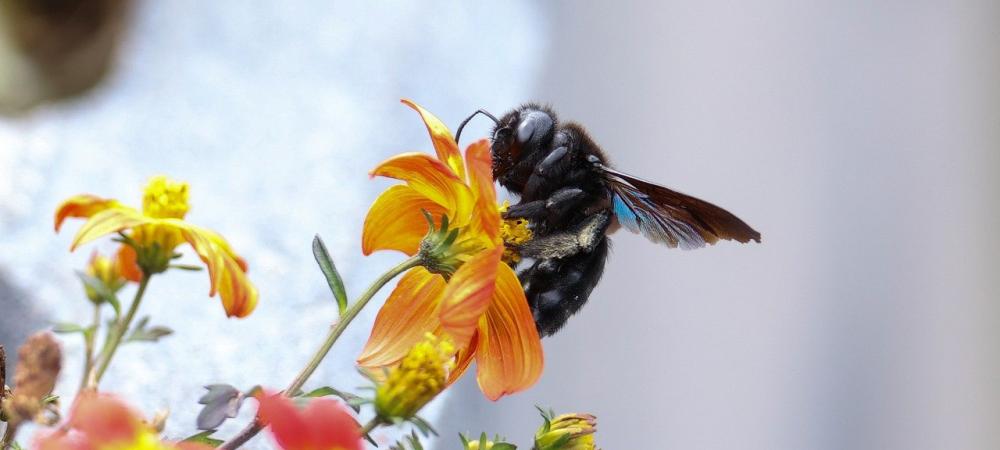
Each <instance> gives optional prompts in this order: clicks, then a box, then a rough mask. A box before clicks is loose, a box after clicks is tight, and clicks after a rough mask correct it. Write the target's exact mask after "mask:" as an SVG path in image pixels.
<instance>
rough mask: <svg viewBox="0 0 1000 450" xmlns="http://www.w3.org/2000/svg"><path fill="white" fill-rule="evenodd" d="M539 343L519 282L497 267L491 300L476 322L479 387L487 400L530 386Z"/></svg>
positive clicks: (539, 363)
mask: <svg viewBox="0 0 1000 450" xmlns="http://www.w3.org/2000/svg"><path fill="white" fill-rule="evenodd" d="M543 366H544V358H543V356H542V341H541V339H540V338H539V337H538V331H537V330H536V329H535V321H534V319H533V318H532V315H531V309H529V308H528V301H527V299H525V297H524V290H523V288H522V287H521V283H520V282H519V281H518V280H517V275H516V274H514V271H513V269H511V268H510V267H509V266H507V265H506V264H500V265H499V268H498V270H497V276H496V290H495V291H494V293H493V299H492V301H491V302H490V304H489V308H488V309H487V310H486V314H485V316H484V317H483V320H482V321H481V323H480V330H479V351H478V352H477V355H476V367H477V370H478V373H477V379H478V381H479V388H480V389H481V390H482V391H483V394H485V395H486V397H487V398H489V399H490V400H497V399H499V398H500V397H502V396H504V395H507V394H512V393H514V392H519V391H522V390H524V389H527V388H529V387H531V386H532V385H533V384H535V382H536V381H538V378H539V377H540V376H541V375H542V368H543Z"/></svg>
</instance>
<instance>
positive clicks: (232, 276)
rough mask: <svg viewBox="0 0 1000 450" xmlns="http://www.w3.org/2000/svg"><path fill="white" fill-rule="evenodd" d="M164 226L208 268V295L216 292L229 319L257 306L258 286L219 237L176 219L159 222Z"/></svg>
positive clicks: (240, 261) (243, 264)
mask: <svg viewBox="0 0 1000 450" xmlns="http://www.w3.org/2000/svg"><path fill="white" fill-rule="evenodd" d="M161 222H162V223H163V224H164V226H174V227H176V228H178V229H179V230H180V231H181V234H182V235H183V236H184V240H186V241H187V242H188V243H189V244H191V247H192V248H194V251H195V253H197V254H198V257H199V258H201V260H202V262H204V263H205V266H206V267H208V277H209V280H210V281H211V287H210V288H209V292H208V295H209V296H214V295H215V294H216V292H218V293H219V297H220V298H221V299H222V306H223V308H225V310H226V315H227V316H229V317H246V316H248V315H250V313H251V312H253V310H254V308H256V307H257V298H258V295H259V294H258V292H257V287H256V286H254V285H253V283H251V282H250V280H249V278H247V275H246V270H245V268H246V266H245V264H246V263H245V262H242V259H241V258H239V257H238V256H237V255H236V254H235V253H233V251H232V249H231V248H230V247H229V244H228V243H227V242H226V240H225V239H223V238H222V236H219V235H218V234H217V233H215V232H214V231H211V230H207V229H205V228H201V227H197V226H194V225H191V224H189V223H186V222H183V221H181V220H178V219H161Z"/></svg>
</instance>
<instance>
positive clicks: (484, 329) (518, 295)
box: [358, 100, 544, 400]
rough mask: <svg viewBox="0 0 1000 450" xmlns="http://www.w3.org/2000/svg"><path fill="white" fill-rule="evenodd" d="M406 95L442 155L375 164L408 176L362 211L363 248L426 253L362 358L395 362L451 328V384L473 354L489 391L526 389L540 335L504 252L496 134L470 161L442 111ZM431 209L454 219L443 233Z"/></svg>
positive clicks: (388, 173) (380, 171)
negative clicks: (493, 154)
mask: <svg viewBox="0 0 1000 450" xmlns="http://www.w3.org/2000/svg"><path fill="white" fill-rule="evenodd" d="M403 102H404V103H406V104H407V105H408V106H410V107H411V108H413V109H414V110H416V111H417V112H418V113H419V114H420V116H421V118H422V119H423V121H424V125H425V126H426V127H427V130H428V132H429V133H430V136H431V141H432V142H433V144H434V148H435V150H436V152H437V158H435V157H433V156H431V155H427V154H423V153H404V154H401V155H397V156H394V157H392V158H390V159H388V160H386V161H385V162H383V163H382V164H379V165H378V166H377V167H376V168H375V169H374V170H373V171H372V176H384V177H389V178H395V179H399V180H403V181H405V182H406V184H405V185H396V186H392V187H390V188H389V189H387V190H386V191H385V192H383V193H382V195H380V196H379V197H378V198H377V199H376V200H375V203H374V204H373V205H372V206H371V209H370V210H369V211H368V216H367V217H366V218H365V225H364V233H363V235H362V249H363V251H364V253H365V254H366V255H367V254H370V253H371V252H373V251H376V250H399V251H401V252H403V253H406V254H407V255H420V258H421V259H422V260H425V261H423V266H421V267H416V268H413V269H410V270H409V271H408V272H406V274H404V275H403V277H402V279H401V280H400V281H399V284H398V285H397V286H396V288H395V289H394V290H393V292H392V293H391V294H390V295H389V298H388V299H387V300H386V302H385V305H384V306H383V307H382V309H381V310H379V313H378V317H376V319H375V325H374V327H373V328H372V333H371V337H370V338H369V339H368V343H367V344H366V345H365V348H364V350H363V351H362V354H361V356H360V357H359V358H358V364H359V365H360V366H361V367H364V368H369V369H372V368H383V367H391V366H393V365H396V364H398V363H399V362H400V360H402V359H403V357H404V356H405V355H406V354H407V352H408V351H409V349H410V348H411V347H413V346H414V345H415V344H416V343H417V342H419V341H420V340H422V339H423V336H424V334H425V333H432V334H434V335H437V336H445V335H446V336H448V337H449V338H450V339H451V340H452V342H454V343H455V347H456V348H457V349H458V356H457V363H456V366H455V370H453V371H452V373H451V375H450V376H449V380H448V382H449V383H451V382H454V381H455V380H456V379H458V377H460V376H461V375H462V373H464V372H465V370H466V369H467V368H468V367H469V365H470V364H471V362H472V360H473V359H475V360H476V362H477V364H476V367H477V372H478V373H477V379H478V381H479V387H480V389H482V391H483V394H485V395H486V396H487V397H488V398H490V399H492V400H496V399H499V398H500V397H502V396H503V395H506V394H510V393H514V392H518V391H521V390H524V389H527V388H528V387H530V386H531V385H533V384H534V383H535V381H537V380H538V378H539V377H540V376H541V373H542V367H543V365H544V363H543V357H542V344H541V340H540V338H539V336H538V332H537V330H536V328H535V322H534V319H533V317H532V315H531V310H530V308H529V307H528V301H527V299H526V298H525V296H524V289H523V288H522V286H521V283H520V281H518V279H517V275H516V274H515V273H514V271H513V269H511V267H510V266H509V265H508V264H506V263H504V262H503V261H502V260H501V258H502V255H503V253H504V248H505V245H504V241H503V238H502V236H501V225H500V224H501V218H500V213H499V210H498V205H497V202H496V190H495V188H494V185H493V174H492V168H491V164H492V163H491V158H490V149H489V143H488V142H487V141H486V140H485V139H484V140H480V141H478V142H475V143H473V144H472V145H470V146H469V147H468V149H466V151H465V158H464V161H463V158H462V155H461V153H459V150H458V144H457V143H456V142H455V139H454V138H453V137H452V134H451V132H450V131H448V128H447V127H446V126H444V124H443V123H441V121H440V120H439V119H438V118H437V117H435V116H434V115H433V114H431V113H430V112H428V111H426V110H424V109H423V108H421V107H420V106H417V105H416V104H414V103H412V102H410V101H407V100H404V101H403ZM425 214H426V215H429V216H431V217H433V218H442V217H447V218H448V225H447V227H446V226H445V225H444V223H443V222H444V220H443V219H442V224H441V226H440V230H441V232H437V231H438V230H435V229H433V228H432V227H431V225H430V224H428V220H427V218H426V217H425ZM446 228H450V229H451V230H450V232H445V231H446ZM449 243H450V245H443V244H449Z"/></svg>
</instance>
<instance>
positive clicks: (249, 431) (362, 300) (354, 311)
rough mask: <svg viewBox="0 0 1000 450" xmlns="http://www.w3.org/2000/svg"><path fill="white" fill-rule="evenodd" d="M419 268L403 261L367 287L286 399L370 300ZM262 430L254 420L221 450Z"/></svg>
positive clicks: (415, 260) (416, 260)
mask: <svg viewBox="0 0 1000 450" xmlns="http://www.w3.org/2000/svg"><path fill="white" fill-rule="evenodd" d="M419 265H420V259H419V258H417V257H416V256H414V257H411V258H410V259H407V260H406V261H403V263H402V264H400V265H398V266H396V267H393V268H392V269H389V271H388V272H386V273H384V274H382V276H381V277H379V278H378V279H377V280H375V282H374V283H372V285H371V286H369V287H368V290H366V291H365V292H364V293H363V294H361V296H360V297H358V299H357V300H356V301H355V302H354V304H353V305H351V307H350V308H347V311H345V312H344V315H343V316H341V317H340V320H338V321H337V323H336V325H334V326H333V327H331V328H330V332H329V333H328V334H327V335H326V340H324V341H323V345H321V346H320V347H319V349H318V350H316V353H315V354H314V355H313V357H312V359H311V360H309V363H308V364H306V366H305V367H303V368H302V371H301V372H299V374H298V376H296V377H295V380H293V381H292V383H291V384H289V385H288V388H286V389H285V396H286V397H292V396H294V395H295V393H296V392H298V391H299V389H302V386H303V385H304V384H306V381H308V380H309V377H310V376H312V374H313V372H315V371H316V369H317V368H318V367H319V364H320V363H321V362H323V358H325V357H326V355H327V354H328V353H330V349H331V348H333V344H334V343H336V342H337V339H338V338H340V335H341V334H343V333H344V330H346V329H347V326H348V325H350V324H351V322H352V321H353V320H354V319H355V318H356V317H357V316H358V313H360V312H361V310H362V309H364V307H365V305H367V304H368V301H370V300H371V299H372V297H374V296H375V294H376V293H377V292H378V291H379V290H381V289H382V287H383V286H385V285H386V283H388V282H389V281H391V280H392V279H393V278H395V277H396V276H397V275H399V274H401V273H403V272H406V271H407V270H410V269H412V268H414V267H417V266H419ZM376 426H377V424H376ZM262 429H263V426H262V424H261V423H260V422H258V421H257V420H254V422H253V423H251V424H250V425H247V427H246V428H244V429H243V431H240V432H239V434H237V435H236V436H233V438H232V439H230V440H229V441H228V442H226V443H224V444H222V445H220V446H219V447H218V448H219V449H220V450H234V449H237V448H239V447H240V446H241V445H243V444H246V443H247V441H249V440H250V439H252V438H253V437H254V436H256V435H257V433H260V430H262Z"/></svg>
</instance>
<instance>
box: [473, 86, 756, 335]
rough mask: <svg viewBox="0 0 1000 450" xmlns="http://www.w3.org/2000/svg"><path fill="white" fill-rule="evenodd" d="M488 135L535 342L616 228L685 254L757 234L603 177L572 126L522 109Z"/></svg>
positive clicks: (677, 197)
mask: <svg viewBox="0 0 1000 450" xmlns="http://www.w3.org/2000/svg"><path fill="white" fill-rule="evenodd" d="M476 114H484V115H486V116H488V117H489V118H491V119H492V120H493V121H494V122H495V124H496V126H495V127H494V128H493V132H492V135H491V141H492V142H491V154H492V160H493V178H494V179H495V180H496V181H497V182H499V183H500V185H501V186H503V187H504V188H506V189H507V190H508V191H510V192H511V193H512V194H514V195H516V196H518V197H519V201H518V203H517V204H515V205H512V206H511V207H510V208H509V209H508V210H507V212H506V213H505V218H507V219H513V218H523V219H526V220H528V223H529V224H530V228H531V230H532V233H533V238H532V239H531V240H530V241H528V242H526V243H524V244H521V245H519V246H518V247H517V248H516V249H515V250H516V251H517V252H518V253H519V254H520V255H521V256H522V257H523V258H524V260H522V262H521V263H519V265H518V267H516V269H517V272H518V278H519V279H520V280H521V284H522V285H523V286H524V290H525V296H526V297H527V299H528V304H529V306H530V307H531V311H532V313H533V314H534V319H535V325H536V326H537V327H538V332H539V334H541V335H542V336H551V335H552V334H554V333H555V332H556V331H559V329H560V328H562V326H563V325H564V324H565V323H566V321H567V320H568V319H569V317H570V316H571V315H573V314H575V313H576V312H577V311H579V310H580V308H581V307H582V306H583V304H584V303H586V302H587V298H588V297H589V296H590V293H591V291H593V289H594V287H595V286H597V283H598V281H599V280H600V279H601V275H602V273H603V272H604V263H605V260H606V259H607V256H608V247H609V242H608V235H609V234H610V233H612V232H613V231H615V230H617V229H618V228H619V227H625V228H626V229H628V230H629V231H631V232H633V233H638V234H641V235H642V236H645V237H646V238H647V239H649V240H650V241H652V242H654V243H657V244H663V245H666V246H667V247H670V248H676V247H680V248H682V249H694V248H699V247H704V246H705V245H706V244H715V243H716V242H718V241H719V240H720V239H725V240H734V241H737V242H741V243H747V242H750V241H756V242H760V233H758V232H757V231H755V230H754V229H753V228H751V227H750V226H749V225H747V224H746V223H745V222H743V221H742V220H740V219H739V218H738V217H736V216H734V215H733V214H731V213H729V212H728V211H726V210H724V209H722V208H720V207H718V206H715V205H713V204H711V203H708V202H706V201H704V200H699V199H697V198H694V197H691V196H688V195H685V194H681V193H679V192H676V191H674V190H671V189H668V188H665V187H663V186H660V185H658V184H655V183H651V182H648V181H645V180H642V179H640V178H638V177H634V176H632V175H629V174H626V173H623V172H619V171H617V170H615V169H612V168H611V167H609V165H608V162H607V157H606V156H605V155H604V152H603V151H601V149H600V147H598V146H597V144H596V143H594V141H593V140H592V139H591V138H590V137H589V136H588V135H587V132H586V130H584V128H583V127H582V126H580V125H578V124H576V123H560V122H558V121H557V120H556V114H555V112H553V111H552V110H551V109H550V108H547V107H544V106H540V105H537V104H526V105H524V106H521V107H520V108H517V109H515V110H513V111H510V112H508V113H507V114H505V115H504V116H503V117H501V118H500V119H497V118H496V117H494V116H493V115H491V114H490V113H488V112H486V111H484V110H479V111H476V112H475V113H473V114H472V115H470V116H469V117H468V118H466V119H465V121H463V122H462V124H461V125H460V126H459V128H458V132H457V134H456V140H457V139H458V138H460V137H461V134H462V128H463V127H464V126H465V125H466V124H467V123H468V122H469V120H471V119H472V117H474V116H475V115H476Z"/></svg>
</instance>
